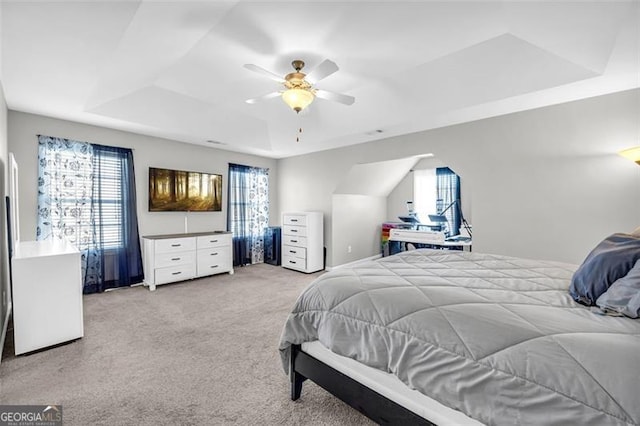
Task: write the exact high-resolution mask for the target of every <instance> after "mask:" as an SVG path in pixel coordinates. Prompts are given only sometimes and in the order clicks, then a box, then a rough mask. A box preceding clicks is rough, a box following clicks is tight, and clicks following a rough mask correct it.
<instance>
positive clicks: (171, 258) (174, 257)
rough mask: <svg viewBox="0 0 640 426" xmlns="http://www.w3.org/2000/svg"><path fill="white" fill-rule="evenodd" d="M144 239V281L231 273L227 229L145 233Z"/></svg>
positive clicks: (163, 281) (153, 284) (153, 283)
mask: <svg viewBox="0 0 640 426" xmlns="http://www.w3.org/2000/svg"><path fill="white" fill-rule="evenodd" d="M142 239H143V241H144V253H143V257H144V270H145V279H144V284H145V285H147V286H149V290H151V291H154V290H155V289H156V286H157V285H160V284H168V283H172V282H176V281H184V280H190V279H193V278H200V277H205V276H207V275H214V274H222V273H225V272H228V273H229V274H233V262H232V258H231V232H227V231H211V232H195V233H190V234H167V235H148V236H144V237H142Z"/></svg>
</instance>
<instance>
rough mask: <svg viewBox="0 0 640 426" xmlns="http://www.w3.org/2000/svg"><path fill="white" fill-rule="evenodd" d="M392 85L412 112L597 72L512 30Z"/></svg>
mask: <svg viewBox="0 0 640 426" xmlns="http://www.w3.org/2000/svg"><path fill="white" fill-rule="evenodd" d="M407 75H410V76H411V78H410V79H404V78H396V79H393V80H392V84H393V85H394V87H395V89H396V90H397V92H398V93H403V94H404V96H405V98H406V99H407V101H406V102H405V107H404V109H405V111H403V112H404V113H406V114H409V113H411V111H421V112H423V113H426V112H437V111H442V110H452V109H458V108H463V107H467V106H471V105H476V104H483V103H487V102H490V101H496V100H500V99H505V98H509V97H512V96H517V95H522V94H524V93H531V92H535V91H539V90H544V89H548V88H552V87H556V86H560V85H564V84H568V83H572V82H575V81H579V80H584V79H587V78H592V77H595V76H596V75H597V74H596V73H595V72H593V71H590V70H588V69H586V68H584V67H581V66H578V65H576V64H574V63H572V62H570V61H567V60H566V59H564V58H561V57H559V56H557V55H555V54H552V53H550V52H548V51H545V50H543V49H541V48H539V47H537V46H534V45H532V44H531V43H528V42H526V41H524V40H522V39H519V38H517V37H515V36H513V35H510V34H504V35H501V36H499V37H496V38H493V39H491V40H487V41H485V42H482V43H479V44H477V45H475V46H472V47H468V48H466V49H463V50H461V51H458V52H455V53H452V54H450V55H447V56H445V57H442V58H439V59H437V60H434V61H431V62H428V63H426V64H423V65H421V66H418V67H416V68H414V69H412V70H410V71H408V72H407Z"/></svg>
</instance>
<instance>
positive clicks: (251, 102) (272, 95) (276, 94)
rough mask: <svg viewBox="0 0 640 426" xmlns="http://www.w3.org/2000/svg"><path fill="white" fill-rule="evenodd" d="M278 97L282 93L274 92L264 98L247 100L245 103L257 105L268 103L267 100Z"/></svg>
mask: <svg viewBox="0 0 640 426" xmlns="http://www.w3.org/2000/svg"><path fill="white" fill-rule="evenodd" d="M278 96H280V92H273V93H268V94H266V95H263V96H259V97H257V98H253V99H247V100H246V101H245V102H246V103H248V104H256V103H258V102H262V101H266V100H267V99H271V98H277V97H278Z"/></svg>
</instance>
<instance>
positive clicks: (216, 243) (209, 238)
mask: <svg viewBox="0 0 640 426" xmlns="http://www.w3.org/2000/svg"><path fill="white" fill-rule="evenodd" d="M228 245H231V234H218V235H215V234H214V235H203V236H200V237H198V240H197V246H198V250H200V249H203V248H210V247H220V246H228Z"/></svg>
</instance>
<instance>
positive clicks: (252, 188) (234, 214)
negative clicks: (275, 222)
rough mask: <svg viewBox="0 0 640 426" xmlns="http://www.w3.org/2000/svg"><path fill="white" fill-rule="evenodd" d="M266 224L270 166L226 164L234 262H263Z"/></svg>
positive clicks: (236, 264) (229, 222) (229, 226)
mask: <svg viewBox="0 0 640 426" xmlns="http://www.w3.org/2000/svg"><path fill="white" fill-rule="evenodd" d="M267 226H269V169H263V168H259V167H249V166H243V165H239V164H229V195H228V210H227V229H228V230H229V231H231V232H232V233H233V265H234V266H238V265H246V264H252V263H260V262H264V233H265V229H266V228H267Z"/></svg>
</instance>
